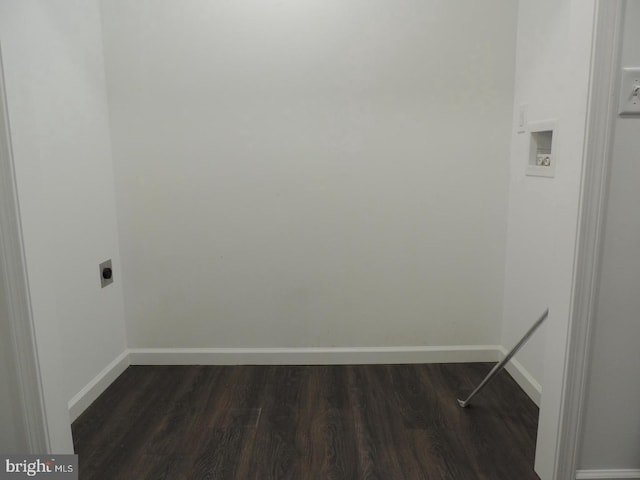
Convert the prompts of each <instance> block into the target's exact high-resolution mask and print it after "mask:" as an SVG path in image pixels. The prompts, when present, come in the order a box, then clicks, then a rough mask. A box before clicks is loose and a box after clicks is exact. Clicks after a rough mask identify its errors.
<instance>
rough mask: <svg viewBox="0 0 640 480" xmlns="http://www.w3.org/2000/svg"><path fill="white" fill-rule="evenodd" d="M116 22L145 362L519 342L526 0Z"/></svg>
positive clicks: (360, 5) (120, 178)
mask: <svg viewBox="0 0 640 480" xmlns="http://www.w3.org/2000/svg"><path fill="white" fill-rule="evenodd" d="M101 5H102V13H103V32H104V43H105V52H106V54H105V55H106V63H107V83H108V92H109V102H110V103H109V105H110V114H111V130H112V138H113V150H114V162H115V167H116V188H117V199H118V207H119V209H118V214H119V222H120V239H121V246H122V254H123V259H124V262H123V264H124V269H125V270H124V271H125V305H126V312H127V318H128V330H129V342H130V346H133V347H214V346H226V347H233V346H244V347H269V346H282V347H286V346H296V347H305V346H384V345H390V346H393V345H455V344H474V345H476V344H495V343H496V342H497V341H498V340H499V335H500V334H499V328H500V317H501V310H502V289H503V273H504V242H505V231H506V225H505V217H506V196H507V192H506V172H507V158H508V152H509V147H508V144H509V128H510V118H511V105H512V98H513V96H512V95H513V90H512V84H513V71H514V63H513V62H514V60H513V58H514V39H515V24H516V22H515V18H516V4H515V2H512V1H510V0H491V1H483V2H475V1H471V0H468V1H457V2H441V1H435V0H434V1H426V2H413V1H401V2H393V5H391V4H390V3H389V2H386V1H382V0H375V1H371V0H356V1H350V2H343V1H339V0H329V1H326V0H322V1H320V0H303V1H286V0H285V1H274V0H271V1H262V0H260V1H258V0H242V1H222V2H209V1H204V0H188V1H183V2H179V3H177V2H152V1H137V0H136V1H134V0H109V1H103V2H102V4H101Z"/></svg>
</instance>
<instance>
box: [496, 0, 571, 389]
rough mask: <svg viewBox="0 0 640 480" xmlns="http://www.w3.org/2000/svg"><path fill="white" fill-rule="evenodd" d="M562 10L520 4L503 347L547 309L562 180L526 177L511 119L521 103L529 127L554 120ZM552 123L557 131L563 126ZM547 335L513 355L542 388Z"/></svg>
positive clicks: (560, 5)
mask: <svg viewBox="0 0 640 480" xmlns="http://www.w3.org/2000/svg"><path fill="white" fill-rule="evenodd" d="M568 5H569V2H566V1H565V2H557V1H555V0H553V1H552V0H550V1H544V2H540V1H522V2H520V5H519V13H518V41H517V55H516V77H515V92H514V126H513V127H512V130H511V131H512V141H511V157H510V169H509V172H510V175H509V213H508V222H507V225H508V227H507V228H508V234H507V248H506V269H505V293H504V313H503V315H504V321H503V325H502V342H501V343H502V345H504V346H505V347H507V348H510V347H511V346H513V345H514V344H515V343H516V342H517V340H518V339H519V338H520V337H521V336H522V335H523V334H524V333H525V332H526V331H527V329H528V328H529V327H530V326H531V325H532V324H533V322H534V321H535V320H536V319H537V318H538V317H539V316H540V315H541V314H542V312H543V311H544V310H545V308H547V307H548V306H549V293H550V291H549V288H550V282H551V270H552V262H553V257H554V252H553V245H554V235H555V232H554V229H553V227H552V225H553V221H554V206H555V200H556V199H555V192H556V191H557V190H558V188H557V184H558V183H559V182H562V181H563V179H561V178H546V177H533V176H526V175H525V169H526V165H527V163H528V159H529V144H530V133H529V132H528V131H526V132H524V133H518V129H517V128H516V122H517V121H518V115H519V112H518V110H519V107H520V105H526V106H527V119H528V122H529V123H537V122H541V121H548V120H559V116H560V114H561V112H560V108H561V103H560V98H561V95H562V91H561V89H560V79H561V76H562V72H563V62H564V60H565V56H566V53H567V35H568V33H567V28H566V27H567V23H568V18H569V9H568ZM557 125H558V127H559V128H561V127H562V122H558V123H557ZM559 128H558V131H557V132H555V134H554V144H555V145H554V150H556V149H557V147H558V144H559V143H560V142H562V132H561V131H559ZM557 161H558V162H559V163H562V162H563V159H562V158H560V157H559V156H557ZM545 337H546V325H544V324H543V326H542V327H541V328H540V330H539V331H538V332H537V333H536V335H535V336H534V337H532V338H531V340H530V341H529V342H528V343H527V345H526V346H525V347H524V348H523V349H522V350H521V352H520V353H519V354H518V356H517V357H516V358H517V359H518V361H520V363H522V365H523V366H524V367H525V368H526V369H527V371H528V372H529V373H530V374H531V375H532V376H533V377H534V378H535V379H536V380H537V382H538V383H540V384H541V383H542V382H543V380H544V373H543V372H544V368H543V358H544V344H545Z"/></svg>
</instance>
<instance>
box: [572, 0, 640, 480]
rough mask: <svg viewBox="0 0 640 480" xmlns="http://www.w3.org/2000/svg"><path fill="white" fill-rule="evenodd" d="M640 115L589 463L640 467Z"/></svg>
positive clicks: (612, 196)
mask: <svg viewBox="0 0 640 480" xmlns="http://www.w3.org/2000/svg"><path fill="white" fill-rule="evenodd" d="M638 22H640V2H635V1H631V2H627V5H626V11H625V15H624V26H623V45H622V67H640V51H638V48H637V47H638V45H639V44H640V30H639V29H638V28H637V25H638ZM638 152H640V117H638V116H636V117H627V118H623V117H618V118H617V119H616V121H615V124H614V139H613V151H612V156H611V168H610V174H609V175H610V177H609V186H608V188H609V191H608V200H607V206H606V214H605V215H606V218H605V224H604V237H603V247H602V248H603V251H602V259H601V267H600V277H599V282H598V284H599V286H598V297H597V307H596V317H595V323H594V327H593V328H594V330H593V347H592V355H591V366H590V372H589V380H588V382H589V384H588V391H587V398H586V405H585V419H584V427H583V445H582V451H581V454H580V468H581V469H640V414H639V413H638V404H639V403H640V376H638V365H640V349H638V345H637V344H638V339H639V338H640V322H638V315H639V312H640V297H639V296H638V285H640V218H639V217H638V211H637V207H638V205H639V204H640V191H639V190H638V178H640V164H639V162H638Z"/></svg>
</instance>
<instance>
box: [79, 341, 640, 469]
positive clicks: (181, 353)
mask: <svg viewBox="0 0 640 480" xmlns="http://www.w3.org/2000/svg"><path fill="white" fill-rule="evenodd" d="M506 353H507V351H506V350H505V349H504V348H503V347H501V346H499V345H457V346H446V347H351V348H347V347H333V348H131V349H127V350H125V351H124V352H122V353H121V354H120V355H118V357H117V358H116V359H115V360H113V361H112V362H111V363H110V364H109V365H107V366H106V367H105V368H104V370H102V371H101V372H100V373H99V374H98V375H97V376H96V377H95V378H94V379H93V380H91V381H90V382H89V383H88V384H87V385H86V386H85V387H84V388H83V389H82V390H80V391H79V392H78V393H77V394H76V395H74V397H73V398H72V399H71V400H69V404H68V407H69V416H70V417H71V421H74V420H75V419H76V418H78V417H79V416H80V414H82V412H84V410H85V409H86V408H87V407H88V406H89V405H91V404H92V403H93V402H94V401H95V399H96V398H98V396H99V395H100V394H101V393H102V392H104V391H105V390H106V389H107V387H108V386H109V385H111V383H112V382H113V381H114V380H115V379H116V378H118V376H119V375H120V374H121V373H122V372H124V371H125V370H126V368H127V367H128V366H129V365H363V364H381V363H389V364H402V363H466V362H497V361H498V360H500V359H501V358H504V355H505V354H506ZM507 371H508V372H509V373H510V374H511V376H512V377H513V378H514V379H515V381H516V382H517V383H518V384H519V385H520V386H521V387H522V389H523V390H524V391H525V392H526V393H527V395H529V397H531V399H532V400H533V401H534V402H535V403H536V404H538V405H539V403H540V392H541V388H540V384H538V382H536V381H535V379H534V378H533V377H532V376H531V374H529V372H527V370H526V369H525V368H524V367H523V366H522V365H521V364H520V363H519V362H517V361H516V360H512V361H511V362H509V365H508V366H507ZM585 478H592V477H585ZM593 478H599V477H593ZM612 478H636V477H612Z"/></svg>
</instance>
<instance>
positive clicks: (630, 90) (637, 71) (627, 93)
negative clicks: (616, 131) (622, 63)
mask: <svg viewBox="0 0 640 480" xmlns="http://www.w3.org/2000/svg"><path fill="white" fill-rule="evenodd" d="M619 113H620V114H621V115H640V68H623V69H622V85H621V87H620V109H619Z"/></svg>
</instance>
